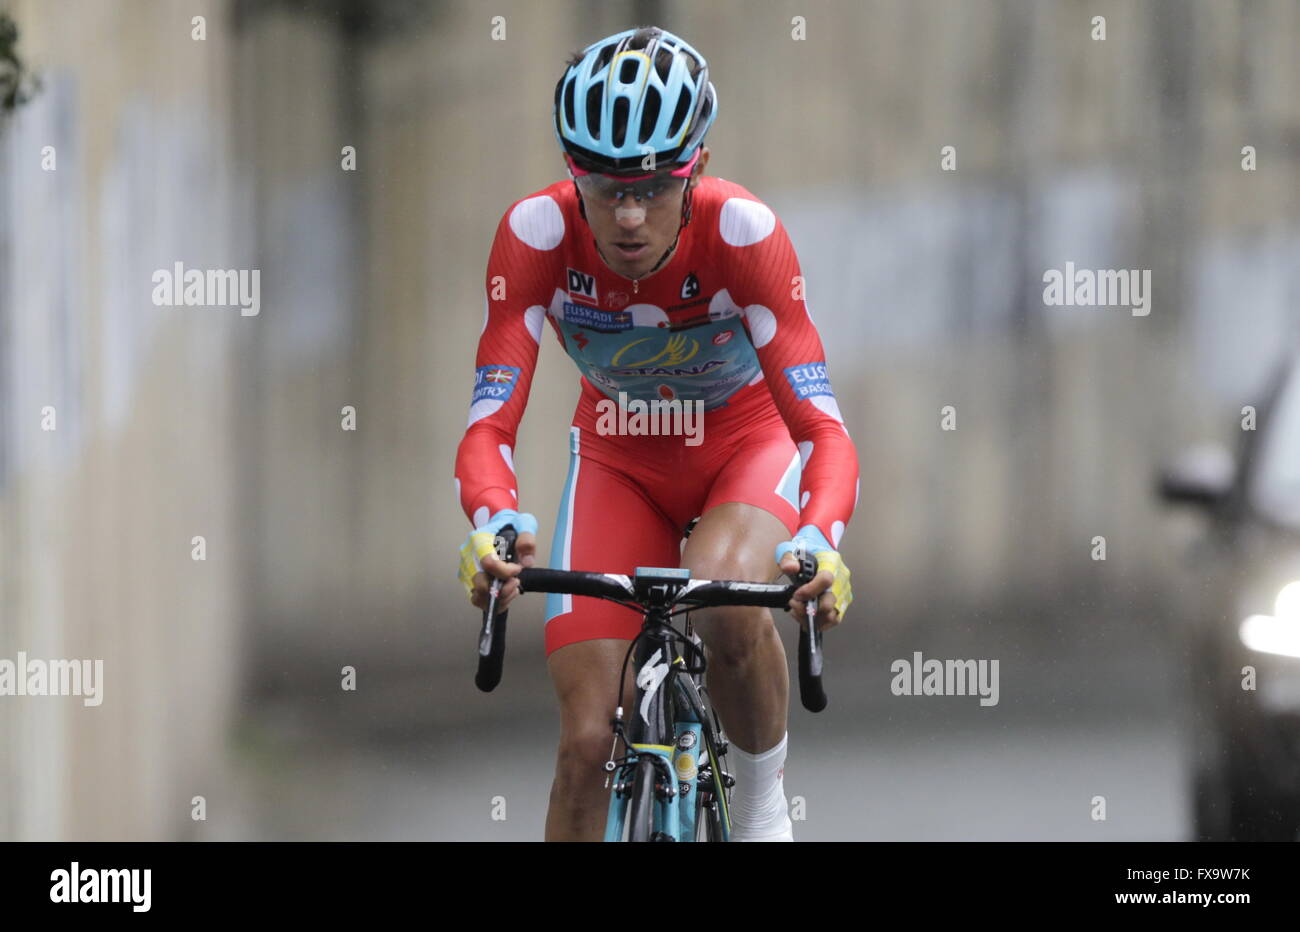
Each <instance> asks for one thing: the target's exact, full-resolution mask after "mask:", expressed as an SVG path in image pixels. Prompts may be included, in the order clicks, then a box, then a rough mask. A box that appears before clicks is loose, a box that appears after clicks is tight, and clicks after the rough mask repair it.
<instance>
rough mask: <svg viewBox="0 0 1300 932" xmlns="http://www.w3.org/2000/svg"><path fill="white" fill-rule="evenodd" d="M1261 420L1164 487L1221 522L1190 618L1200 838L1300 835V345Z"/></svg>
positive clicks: (1209, 543)
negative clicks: (1232, 446)
mask: <svg viewBox="0 0 1300 932" xmlns="http://www.w3.org/2000/svg"><path fill="white" fill-rule="evenodd" d="M1243 417H1245V415H1243ZM1256 418H1257V420H1256V424H1255V429H1254V430H1245V429H1243V431H1242V441H1241V443H1240V445H1239V448H1238V450H1237V451H1236V452H1235V454H1234V453H1230V452H1229V451H1228V450H1226V449H1224V448H1201V449H1197V450H1190V451H1187V452H1185V453H1184V454H1183V455H1182V456H1180V457H1178V458H1177V459H1176V460H1175V461H1174V462H1173V463H1171V464H1170V465H1169V466H1167V467H1166V468H1165V469H1164V470H1163V471H1162V473H1161V476H1160V483H1159V485H1160V495H1161V497H1162V498H1164V500H1165V501H1168V502H1182V503H1189V504H1193V505H1196V506H1198V507H1199V508H1200V509H1202V510H1203V511H1204V513H1205V514H1206V516H1207V517H1208V519H1209V520H1208V522H1207V524H1206V528H1205V530H1206V533H1205V536H1204V537H1203V538H1202V539H1201V540H1199V541H1198V542H1197V546H1196V547H1195V548H1194V555H1193V558H1192V559H1193V562H1194V564H1195V565H1194V567H1193V569H1194V573H1195V583H1194V586H1195V588H1194V591H1193V597H1194V602H1195V606H1196V607H1195V608H1194V609H1193V612H1192V614H1193V615H1194V616H1195V617H1193V618H1191V619H1189V621H1190V622H1191V624H1190V626H1189V630H1190V633H1191V639H1190V642H1189V649H1190V650H1189V661H1190V663H1189V667H1188V672H1189V676H1190V687H1191V698H1192V735H1191V739H1192V740H1191V751H1192V758H1193V760H1192V767H1191V775H1192V780H1193V786H1192V798H1193V800H1194V806H1195V811H1194V821H1195V831H1196V837H1197V838H1198V839H1200V840H1239V841H1246V840H1278V841H1281V840H1285V841H1294V840H1295V839H1296V834H1297V830H1298V829H1300V350H1294V351H1291V352H1290V353H1289V354H1288V355H1287V357H1286V359H1285V361H1284V363H1283V364H1282V365H1281V367H1280V369H1279V372H1278V374H1277V376H1276V377H1275V378H1274V379H1273V381H1272V383H1271V385H1270V386H1269V388H1268V390H1267V391H1266V393H1265V395H1264V397H1263V399H1262V401H1261V404H1260V405H1259V406H1258V407H1257V410H1256Z"/></svg>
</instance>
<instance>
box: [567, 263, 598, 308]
mask: <svg viewBox="0 0 1300 932" xmlns="http://www.w3.org/2000/svg"><path fill="white" fill-rule="evenodd" d="M568 272H569V294H571V295H573V296H574V297H575V298H586V299H587V300H588V301H590V302H591V303H592V304H596V303H598V302H597V301H596V276H595V275H587V274H586V273H584V272H579V271H577V270H576V269H569V270H568Z"/></svg>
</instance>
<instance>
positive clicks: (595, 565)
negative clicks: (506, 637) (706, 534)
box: [545, 379, 800, 656]
mask: <svg viewBox="0 0 1300 932" xmlns="http://www.w3.org/2000/svg"><path fill="white" fill-rule="evenodd" d="M583 383H584V384H583V392H582V396H581V397H580V399H579V401H578V409H577V411H576V412H575V414H574V418H573V424H572V426H571V427H570V428H569V473H568V477H567V478H566V479H565V483H564V494H563V497H562V498H561V500H560V509H559V517H558V518H557V520H556V528H555V534H554V536H553V537H552V544H551V558H550V563H549V565H550V566H552V567H555V568H557V569H573V570H588V571H592V572H601V573H626V574H628V575H631V574H632V572H633V571H634V569H635V568H636V567H638V566H665V567H675V566H678V565H679V564H680V562H681V552H682V548H683V546H684V533H685V529H686V526H687V525H688V524H689V523H690V521H691V519H693V518H696V517H699V516H702V515H704V514H705V513H707V512H708V511H709V509H711V508H712V507H714V506H715V505H721V504H723V503H725V502H744V503H746V504H749V505H754V506H756V507H758V508H762V509H763V510H765V511H768V512H770V513H771V514H773V515H775V516H776V517H777V519H778V520H780V521H781V523H782V524H784V525H785V527H786V530H788V531H789V532H790V535H791V536H794V533H795V531H796V529H797V527H798V520H799V478H800V460H799V451H798V450H797V449H796V447H795V444H794V441H793V440H791V439H790V432H789V429H788V428H787V427H786V424H785V421H784V420H782V418H781V415H780V413H779V412H778V411H777V409H776V406H775V405H774V404H772V403H771V401H770V399H762V398H754V399H753V402H751V403H748V404H743V405H738V406H735V407H733V408H731V409H730V410H728V409H721V410H719V411H710V412H708V413H707V414H706V415H705V419H704V431H703V436H702V438H701V439H702V441H703V442H702V443H700V444H699V445H698V446H690V445H688V444H686V443H685V439H686V438H684V437H682V436H628V435H626V434H623V435H620V434H616V433H604V434H602V433H601V432H600V431H599V430H598V429H597V428H598V423H599V421H598V413H597V408H596V402H597V401H598V400H600V399H602V398H603V397H604V396H603V395H601V394H599V393H598V392H597V391H596V390H595V389H594V388H592V387H591V386H590V385H589V384H587V383H586V380H585V379H584V380H583ZM751 397H752V396H751ZM747 400H748V399H747ZM763 402H766V403H763ZM773 572H775V564H773ZM642 620H643V619H642V617H641V615H640V614H639V613H638V612H635V611H633V610H631V609H628V608H626V607H624V606H621V605H615V604H614V603H612V602H606V601H603V600H601V599H593V598H590V597H588V596H575V595H559V594H556V593H550V594H548V595H547V597H546V637H545V641H546V653H547V655H548V656H549V655H550V654H551V653H552V652H553V651H555V650H558V649H559V648H561V647H564V646H565V645H567V644H573V643H576V642H578V641H589V640H592V639H595V638H622V639H624V640H631V639H632V638H634V637H635V636H636V634H637V632H638V631H640V630H641V625H642Z"/></svg>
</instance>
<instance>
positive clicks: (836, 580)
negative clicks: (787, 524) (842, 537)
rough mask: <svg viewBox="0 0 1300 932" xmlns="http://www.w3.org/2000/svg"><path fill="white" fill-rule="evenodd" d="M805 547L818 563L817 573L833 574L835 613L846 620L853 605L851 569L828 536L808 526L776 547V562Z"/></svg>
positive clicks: (832, 589) (832, 592) (832, 591)
mask: <svg viewBox="0 0 1300 932" xmlns="http://www.w3.org/2000/svg"><path fill="white" fill-rule="evenodd" d="M799 546H803V548H804V549H805V550H807V551H808V552H809V553H810V554H812V556H813V559H814V560H816V561H817V572H818V573H821V572H829V573H830V574H831V588H830V591H831V595H833V596H834V597H835V611H836V612H838V613H839V616H840V620H841V621H843V620H844V613H845V612H846V611H848V608H849V606H850V605H852V604H853V587H852V586H851V585H850V584H849V575H850V574H849V568H848V567H847V566H845V565H844V560H843V559H842V558H841V557H840V555H839V553H838V552H837V551H836V550H835V548H834V547H832V546H831V545H830V542H829V541H827V540H826V536H825V535H824V534H822V532H821V531H819V530H817V528H816V527H815V526H814V525H811V524H806V525H804V526H803V527H801V528H799V533H798V534H796V535H795V537H794V540H787V541H784V542H783V543H780V544H777V545H776V562H777V564H778V565H779V564H780V563H781V559H782V557H784V556H785V555H786V554H787V553H790V552H791V551H793V550H795V549H796V548H798V547H799Z"/></svg>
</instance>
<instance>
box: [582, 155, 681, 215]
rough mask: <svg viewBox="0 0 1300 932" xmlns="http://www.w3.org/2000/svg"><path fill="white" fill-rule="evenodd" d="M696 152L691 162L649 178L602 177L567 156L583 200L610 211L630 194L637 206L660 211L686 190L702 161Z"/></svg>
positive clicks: (638, 176)
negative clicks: (603, 206)
mask: <svg viewBox="0 0 1300 932" xmlns="http://www.w3.org/2000/svg"><path fill="white" fill-rule="evenodd" d="M699 157H700V153H699V152H698V151H696V153H695V155H693V156H691V160H690V161H689V162H687V163H685V164H684V165H681V166H679V167H677V168H674V169H672V170H670V171H660V172H651V173H650V174H646V175H631V176H629V175H602V174H600V173H598V172H589V171H585V170H584V169H581V168H579V167H578V164H577V163H576V162H574V161H573V158H572V157H571V156H567V155H566V159H567V161H568V163H569V172H570V174H572V175H573V180H574V182H575V183H576V184H577V185H578V190H579V191H581V192H582V196H583V197H584V198H588V199H590V200H592V201H594V202H595V203H597V204H603V205H605V206H607V207H617V206H618V205H619V203H620V202H621V201H622V200H623V198H624V196H626V195H628V194H630V195H632V197H633V198H635V199H636V201H637V203H639V204H644V205H645V206H647V207H658V206H661V205H663V204H664V203H666V202H667V200H668V196H669V195H671V193H672V192H673V191H674V189H678V188H679V186H678V184H677V182H678V181H679V180H681V181H682V182H683V183H682V184H681V185H680V190H685V189H686V185H687V184H689V183H690V177H691V171H692V169H694V168H695V163H696V161H697V160H698V159H699Z"/></svg>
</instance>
